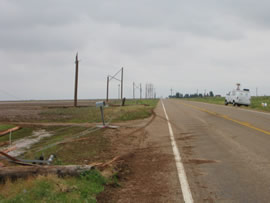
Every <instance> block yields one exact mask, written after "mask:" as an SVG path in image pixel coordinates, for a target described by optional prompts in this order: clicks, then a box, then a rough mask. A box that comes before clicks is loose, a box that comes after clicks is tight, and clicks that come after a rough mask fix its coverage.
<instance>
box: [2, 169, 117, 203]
mask: <svg viewBox="0 0 270 203" xmlns="http://www.w3.org/2000/svg"><path fill="white" fill-rule="evenodd" d="M114 183H115V180H112V179H111V178H110V179H106V178H104V177H103V176H102V175H101V174H100V173H99V172H98V171H97V170H91V171H87V172H84V173H82V174H81V175H80V176H79V177H66V178H64V179H63V178H58V177H57V176H55V175H48V176H46V177H45V176H38V177H37V178H29V179H26V180H18V181H16V182H10V181H8V182H6V183H5V185H4V186H3V188H2V189H1V191H0V201H1V202H3V203H9V202H29V203H31V202H93V203H94V202H96V195H97V194H99V193H100V192H102V191H103V190H104V185H106V184H114Z"/></svg>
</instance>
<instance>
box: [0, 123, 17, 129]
mask: <svg viewBox="0 0 270 203" xmlns="http://www.w3.org/2000/svg"><path fill="white" fill-rule="evenodd" d="M14 127H15V126H14V125H5V124H0V131H5V130H8V129H10V128H14Z"/></svg>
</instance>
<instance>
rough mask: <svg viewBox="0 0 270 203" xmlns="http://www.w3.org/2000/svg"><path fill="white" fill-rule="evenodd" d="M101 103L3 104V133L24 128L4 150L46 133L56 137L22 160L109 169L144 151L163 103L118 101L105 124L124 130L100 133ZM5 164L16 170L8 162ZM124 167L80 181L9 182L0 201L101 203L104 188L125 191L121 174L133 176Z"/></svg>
mask: <svg viewBox="0 0 270 203" xmlns="http://www.w3.org/2000/svg"><path fill="white" fill-rule="evenodd" d="M95 102H96V100H83V101H79V102H78V104H79V107H76V108H75V107H73V102H72V101H29V102H0V129H6V128H7V127H11V126H16V125H20V126H21V127H22V129H20V130H18V131H16V132H13V133H12V142H14V144H12V145H11V146H8V145H6V146H4V147H2V148H1V149H0V150H3V149H5V148H12V147H14V146H15V143H17V142H21V143H23V142H26V140H27V139H28V140H29V139H32V137H33V134H34V133H35V132H42V133H41V136H42V135H43V134H44V133H49V134H50V135H51V136H48V137H45V138H43V139H41V140H40V141H39V142H37V143H34V144H32V145H31V146H29V147H28V148H27V149H26V150H25V152H24V153H23V154H21V155H20V156H19V158H24V159H39V157H40V156H43V157H44V158H45V159H47V158H48V157H49V156H50V155H51V154H53V155H55V156H56V158H55V160H54V162H53V164H54V165H88V164H90V165H91V164H93V163H105V162H108V161H110V160H112V159H113V158H115V157H117V156H122V155H126V154H129V153H131V152H132V151H133V149H135V148H137V147H138V146H139V144H140V143H141V140H143V139H142V138H143V136H144V133H143V129H144V127H145V126H146V125H147V123H148V122H151V117H150V116H151V115H152V114H153V109H154V108H155V106H156V105H157V103H158V100H127V101H126V105H125V106H120V101H117V100H114V101H112V102H111V103H110V105H109V107H105V109H104V114H105V121H106V122H110V124H112V125H119V126H120V128H118V129H107V128H106V129H100V128H97V127H96V124H100V123H101V115H100V110H99V109H98V108H96V107H95ZM8 140H9V136H2V137H0V144H3V145H4V144H6V143H8ZM16 146H19V145H16ZM126 158H128V156H127V157H126ZM126 158H124V159H126ZM0 162H1V163H2V164H4V165H6V166H14V167H16V165H14V164H11V163H9V162H6V161H5V160H2V159H1V160H0ZM121 163H122V162H121ZM121 163H120V166H119V165H118V164H117V165H114V166H110V168H109V169H106V170H105V172H104V171H102V170H94V171H90V172H87V173H83V174H81V176H79V177H66V178H60V177H57V176H48V177H45V176H37V177H30V178H29V179H27V180H21V179H18V180H17V181H15V182H13V181H9V180H8V181H6V183H5V184H3V186H4V187H1V188H2V189H0V201H1V202H13V201H18V202H23V201H27V202H44V201H60V202H66V201H73V200H74V201H75V200H76V201H78V202H84V201H88V202H96V198H97V196H98V194H99V193H100V192H102V191H103V190H104V187H111V186H113V187H118V186H119V184H118V179H119V178H120V172H119V171H123V170H124V171H125V170H129V169H128V167H127V166H122V165H121ZM123 167H124V169H123ZM121 173H122V172H121Z"/></svg>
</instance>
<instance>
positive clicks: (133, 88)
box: [133, 82, 135, 99]
mask: <svg viewBox="0 0 270 203" xmlns="http://www.w3.org/2000/svg"><path fill="white" fill-rule="evenodd" d="M133 99H135V82H133Z"/></svg>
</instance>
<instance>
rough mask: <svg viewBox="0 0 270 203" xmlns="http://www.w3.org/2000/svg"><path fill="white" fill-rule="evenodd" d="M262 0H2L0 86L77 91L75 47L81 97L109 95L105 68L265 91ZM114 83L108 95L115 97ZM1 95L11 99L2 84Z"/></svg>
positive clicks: (26, 91) (44, 92)
mask: <svg viewBox="0 0 270 203" xmlns="http://www.w3.org/2000/svg"><path fill="white" fill-rule="evenodd" d="M269 4H270V3H268V2H267V1H260V2H254V1H251V0H247V1H243V0H240V1H232V0H229V1H222V2H221V1H213V0H207V1H177V0H170V1H162V0H144V1H142V0H139V1H126V0H116V1H105V0H104V1H100V0H99V1H98V0H93V1H88V0H80V1H71V0H48V1H36V0H24V1H21V0H2V1H0V26H1V30H0V61H1V66H0V70H1V76H2V77H1V78H3V79H1V81H0V86H1V88H0V89H2V90H4V91H8V92H9V93H11V94H13V95H15V96H16V95H17V97H19V98H23V99H29V98H31V99H39V98H40V99H47V98H52V99H57V98H59V99H60V98H72V97H73V82H74V81H73V80H74V57H75V53H76V52H77V51H79V57H80V59H81V62H80V80H79V82H80V83H79V87H80V90H79V95H80V97H81V98H96V97H104V96H105V87H106V76H107V75H108V74H113V73H114V72H116V71H117V70H118V69H120V68H121V67H122V66H124V67H125V84H126V85H125V94H126V96H132V90H131V88H132V82H133V81H134V82H136V83H138V84H139V83H143V84H144V83H146V82H152V83H154V84H155V85H156V87H157V91H158V94H159V95H164V96H166V95H167V94H168V93H169V89H170V88H174V89H175V90H177V91H180V92H183V93H185V92H195V91H196V90H197V88H198V89H200V91H201V92H203V91H204V90H205V89H207V90H210V89H212V90H214V92H217V93H221V94H224V93H225V92H226V91H227V90H228V89H230V88H232V87H233V86H234V84H235V83H236V82H241V83H243V85H244V86H246V87H248V88H251V89H255V88H256V87H259V88H260V92H261V93H262V94H270V92H269V88H270V86H269V84H268V78H267V75H269V74H270V72H269V68H268V67H269V65H270V61H269V60H268V55H267V54H268V53H269V51H270V50H269V49H270V48H269V47H270V46H269V45H270V40H269V37H268V36H269V34H270V33H269V32H270V31H269V22H270V21H269V18H270V14H269V12H268V11H269V8H270V5H269ZM117 85H118V84H117V83H112V85H111V88H112V96H113V97H117ZM1 99H12V98H11V96H8V95H7V94H6V93H4V92H3V91H2V92H1V91H0V100H1Z"/></svg>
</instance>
